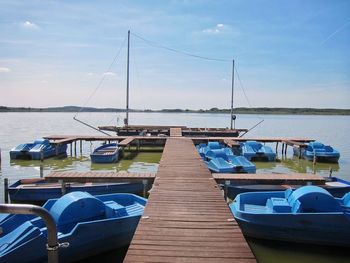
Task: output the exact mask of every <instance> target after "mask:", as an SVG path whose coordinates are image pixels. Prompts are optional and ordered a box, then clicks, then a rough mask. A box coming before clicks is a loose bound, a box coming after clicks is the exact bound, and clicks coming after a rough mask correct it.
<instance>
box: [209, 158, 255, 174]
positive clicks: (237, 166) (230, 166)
mask: <svg viewBox="0 0 350 263" xmlns="http://www.w3.org/2000/svg"><path fill="white" fill-rule="evenodd" d="M205 163H206V164H207V166H208V168H209V170H211V171H212V172H215V173H255V172H256V166H255V165H254V164H252V163H251V162H249V161H248V160H247V159H246V158H245V157H244V156H234V155H229V156H227V157H226V158H225V159H224V158H221V157H217V158H213V159H211V160H210V161H208V162H205Z"/></svg>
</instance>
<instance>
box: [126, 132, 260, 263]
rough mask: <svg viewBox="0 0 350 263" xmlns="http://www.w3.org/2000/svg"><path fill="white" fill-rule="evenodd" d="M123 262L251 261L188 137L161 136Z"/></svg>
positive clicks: (213, 182) (251, 257)
mask: <svg viewBox="0 0 350 263" xmlns="http://www.w3.org/2000/svg"><path fill="white" fill-rule="evenodd" d="M124 262H201V263H202V262H256V259H255V257H254V255H253V253H252V252H251V250H250V248H249V246H248V244H247V242H246V241H245V239H244V237H243V234H242V232H241V230H240V228H239V227H238V225H237V222H236V221H235V220H234V218H233V216H232V214H231V213H230V211H229V208H228V206H227V204H226V202H225V200H224V198H223V196H222V194H221V192H220V190H219V189H218V186H217V184H216V183H215V180H214V179H213V177H212V176H211V173H210V172H209V170H208V169H207V168H206V165H205V164H204V163H203V162H202V160H201V158H200V156H199V154H198V153H197V151H196V148H195V147H194V144H193V142H192V141H191V140H190V139H183V138H170V139H167V142H166V145H165V148H164V152H163V155H162V158H161V161H160V165H159V169H158V172H157V175H156V179H155V182H154V185H153V190H152V192H151V194H150V196H149V199H148V204H147V206H146V209H145V212H144V216H143V217H142V218H141V220H140V223H139V225H138V227H137V230H136V233H135V235H134V238H133V240H132V242H131V245H130V247H129V250H128V252H127V255H126V258H125V260H124Z"/></svg>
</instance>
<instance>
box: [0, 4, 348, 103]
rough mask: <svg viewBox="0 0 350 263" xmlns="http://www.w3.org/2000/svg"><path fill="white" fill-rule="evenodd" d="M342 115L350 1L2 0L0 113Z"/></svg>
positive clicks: (0, 25) (346, 76)
mask: <svg viewBox="0 0 350 263" xmlns="http://www.w3.org/2000/svg"><path fill="white" fill-rule="evenodd" d="M128 30H130V31H131V36H130V102H129V104H130V108H134V109H166V108H167V109H168V108H182V109H209V108H212V107H217V108H229V107H230V104H231V87H232V60H234V61H235V71H234V101H233V104H234V107H311V108H350V1H348V0H333V1H330V0H308V1H305V0H300V1H299V0H293V1H290V0H269V1H264V0H250V1H246V0H217V1H212V0H208V1H206V0H169V1H166V0H155V1H146V0H144V1H141V0H140V1H116V0H115V1H114V0H113V1H112V0H111V1H88V0H86V1H85V0H84V1H83V0H75V1H51V0H47V1H44V0H41V1H40V0H38V1H34V0H28V1H18V0H0V105H4V106H24V107H50V106H67V105H76V106H88V107H115V108H124V107H125V103H126V102H125V101H126V99H125V97H126V57H127V31H128Z"/></svg>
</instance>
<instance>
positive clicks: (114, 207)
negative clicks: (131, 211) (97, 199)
mask: <svg viewBox="0 0 350 263" xmlns="http://www.w3.org/2000/svg"><path fill="white" fill-rule="evenodd" d="M105 205H106V216H107V217H115V216H118V217H122V216H127V215H128V213H127V211H126V208H125V206H122V205H120V204H118V203H116V202H114V201H107V202H105Z"/></svg>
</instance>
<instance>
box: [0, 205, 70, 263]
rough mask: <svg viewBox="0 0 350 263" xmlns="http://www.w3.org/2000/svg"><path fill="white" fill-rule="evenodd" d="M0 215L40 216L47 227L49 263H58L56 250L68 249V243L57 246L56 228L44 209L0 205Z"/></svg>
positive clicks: (29, 206) (33, 206)
mask: <svg viewBox="0 0 350 263" xmlns="http://www.w3.org/2000/svg"><path fill="white" fill-rule="evenodd" d="M0 213H9V214H24V215H28V214H34V215H37V216H40V217H41V218H42V219H43V221H44V223H45V225H46V227H47V245H46V249H47V257H48V262H49V263H58V262H59V260H58V249H59V248H60V247H68V246H69V244H68V243H63V244H59V243H58V239H57V227H56V223H55V220H54V219H53V217H52V215H51V214H50V213H49V212H48V211H47V210H46V209H45V208H42V207H40V206H36V205H27V204H0Z"/></svg>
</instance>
